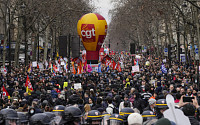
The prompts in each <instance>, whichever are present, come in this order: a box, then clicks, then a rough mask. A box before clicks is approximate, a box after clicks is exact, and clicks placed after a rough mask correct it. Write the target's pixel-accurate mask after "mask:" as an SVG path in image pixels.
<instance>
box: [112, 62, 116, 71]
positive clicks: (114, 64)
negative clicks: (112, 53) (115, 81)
mask: <svg viewBox="0 0 200 125" xmlns="http://www.w3.org/2000/svg"><path fill="white" fill-rule="evenodd" d="M115 66H116V62H115V61H114V60H113V65H112V67H113V70H115Z"/></svg>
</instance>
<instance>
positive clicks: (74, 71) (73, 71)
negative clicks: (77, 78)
mask: <svg viewBox="0 0 200 125" xmlns="http://www.w3.org/2000/svg"><path fill="white" fill-rule="evenodd" d="M72 73H73V74H76V69H75V67H74V62H72Z"/></svg>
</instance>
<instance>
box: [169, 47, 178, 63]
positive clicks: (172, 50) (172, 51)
mask: <svg viewBox="0 0 200 125" xmlns="http://www.w3.org/2000/svg"><path fill="white" fill-rule="evenodd" d="M176 51H177V50H176V44H171V45H168V59H169V64H170V67H171V61H172V60H174V59H175V58H176V55H177V54H176Z"/></svg>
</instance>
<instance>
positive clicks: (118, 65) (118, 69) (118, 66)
mask: <svg viewBox="0 0 200 125" xmlns="http://www.w3.org/2000/svg"><path fill="white" fill-rule="evenodd" d="M116 69H117V71H118V72H121V71H122V69H121V66H120V64H119V62H118V64H117V68H116Z"/></svg>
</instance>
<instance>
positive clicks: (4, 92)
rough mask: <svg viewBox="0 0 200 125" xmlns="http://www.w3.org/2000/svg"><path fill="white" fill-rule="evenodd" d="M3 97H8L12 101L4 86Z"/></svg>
mask: <svg viewBox="0 0 200 125" xmlns="http://www.w3.org/2000/svg"><path fill="white" fill-rule="evenodd" d="M3 96H8V99H10V95H9V94H8V92H7V90H6V88H5V87H4V86H3Z"/></svg>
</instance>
